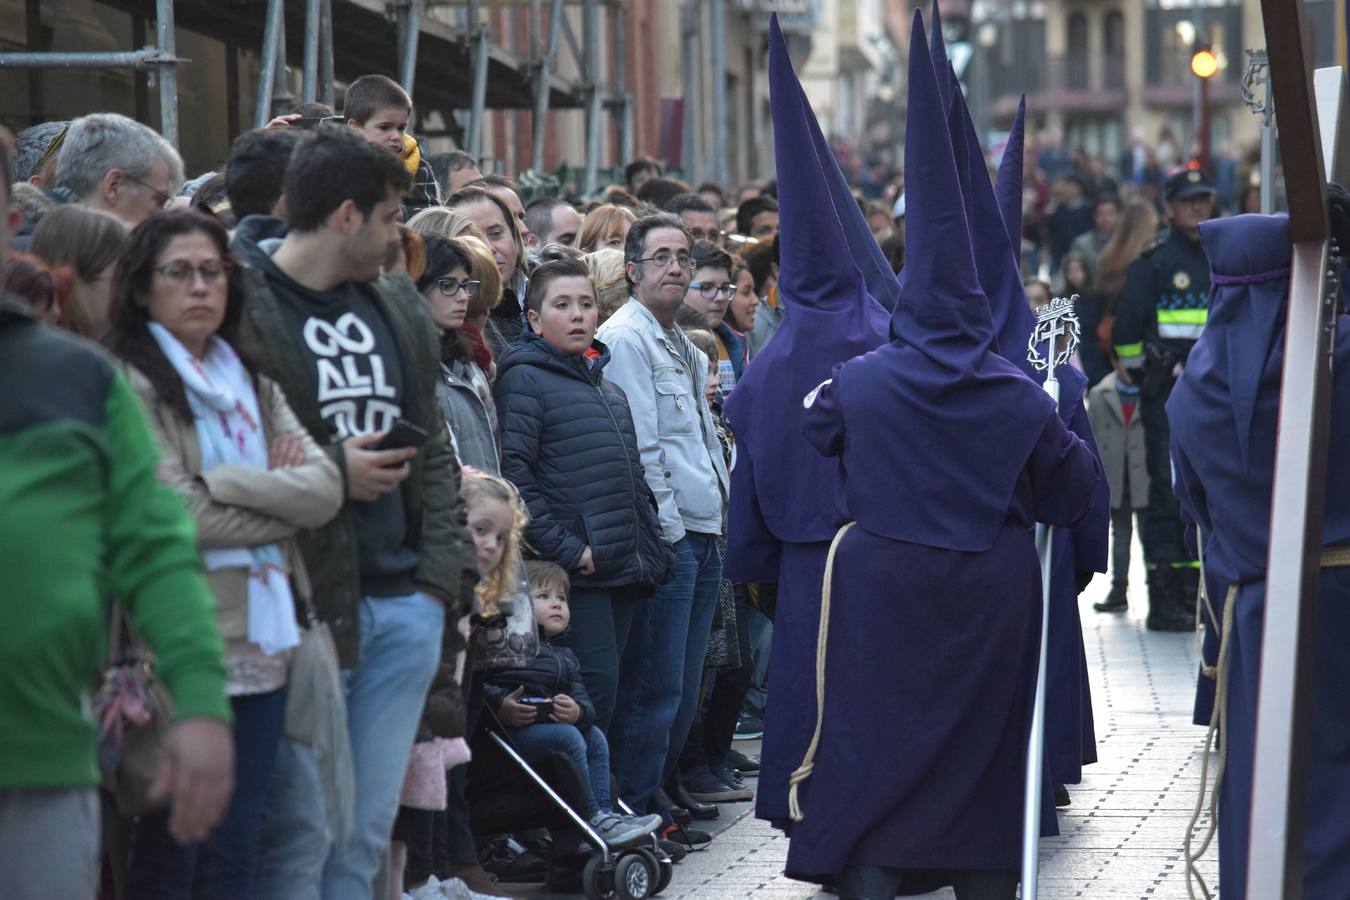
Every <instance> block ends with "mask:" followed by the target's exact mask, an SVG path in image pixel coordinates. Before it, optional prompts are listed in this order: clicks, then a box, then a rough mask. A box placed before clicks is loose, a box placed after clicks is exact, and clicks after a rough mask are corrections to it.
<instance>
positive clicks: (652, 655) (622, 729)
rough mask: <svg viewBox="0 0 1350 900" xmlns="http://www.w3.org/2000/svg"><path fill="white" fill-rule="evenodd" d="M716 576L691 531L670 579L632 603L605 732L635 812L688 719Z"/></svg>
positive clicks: (711, 547) (712, 556)
mask: <svg viewBox="0 0 1350 900" xmlns="http://www.w3.org/2000/svg"><path fill="white" fill-rule="evenodd" d="M721 578H722V557H721V554H719V553H718V550H717V539H716V537H715V536H714V535H710V534H699V533H696V532H692V531H691V532H689V533H688V534H687V535H686V536H685V537H684V539H683V540H681V541H680V542H679V543H677V544H676V545H675V565H674V567H673V568H672V570H671V574H670V577H669V578H667V579H666V582H665V583H664V584H662V585H661V586H660V587H659V588H657V589H656V594H655V595H654V596H652V597H651V598H650V599H648V600H643V601H640V602H639V603H638V609H637V612H636V613H635V615H634V617H633V625H632V630H631V632H630V633H629V636H628V646H627V647H626V648H625V649H624V656H623V664H622V671H621V675H620V678H619V685H620V687H619V697H618V702H617V704H616V705H615V710H614V718H613V720H612V722H611V723H610V729H609V742H610V756H611V760H612V762H613V766H614V774H615V777H616V778H617V779H618V782H619V792H620V793H621V794H622V795H623V798H624V799H625V800H627V801H628V803H629V805H630V806H632V807H633V808H634V809H635V810H638V811H642V810H646V809H649V808H650V807H651V799H652V795H653V794H655V793H656V791H657V789H658V788H660V787H661V785H662V784H664V783H665V781H666V778H667V777H668V776H669V775H670V774H672V773H673V772H674V771H675V764H676V762H677V761H678V759H679V756H680V750H681V749H682V748H683V747H684V741H685V738H686V737H687V736H688V734H689V726H690V725H691V724H692V723H693V721H694V713H695V712H696V711H697V709H698V699H699V698H698V691H699V683H700V681H701V680H702V677H703V657H704V655H705V654H706V652H707V649H708V632H709V631H710V630H711V628H712V620H713V612H714V610H715V607H716V605H717V591H718V586H719V584H720V582H721Z"/></svg>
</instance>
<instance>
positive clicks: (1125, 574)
mask: <svg viewBox="0 0 1350 900" xmlns="http://www.w3.org/2000/svg"><path fill="white" fill-rule="evenodd" d="M1133 541H1134V510H1132V509H1130V508H1129V507H1128V506H1122V507H1121V508H1120V509H1113V510H1111V586H1112V587H1117V588H1125V587H1128V586H1129V584H1130V544H1131V543H1132V542H1133Z"/></svg>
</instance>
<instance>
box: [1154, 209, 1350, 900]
mask: <svg viewBox="0 0 1350 900" xmlns="http://www.w3.org/2000/svg"><path fill="white" fill-rule="evenodd" d="M1200 238H1201V242H1202V243H1203V244H1204V247H1205V252H1206V254H1207V255H1208V256H1209V261H1210V268H1211V272H1212V274H1211V279H1210V283H1211V285H1212V288H1211V295H1210V305H1209V322H1208V324H1207V325H1206V327H1205V332H1204V334H1203V335H1202V336H1201V338H1200V340H1199V342H1198V343H1197V344H1196V345H1195V347H1194V348H1193V349H1192V350H1191V353H1190V356H1189V357H1188V359H1187V363H1186V370H1185V372H1184V373H1183V374H1182V377H1181V379H1180V380H1179V381H1178V382H1177V385H1176V387H1175V388H1174V389H1173V391H1172V396H1171V398H1170V399H1169V400H1168V403H1167V415H1168V420H1169V423H1170V426H1171V441H1172V460H1173V467H1174V472H1175V478H1176V481H1175V484H1174V488H1175V490H1176V494H1177V498H1178V500H1180V502H1181V508H1182V512H1183V515H1184V516H1186V517H1187V518H1188V519H1189V520H1190V521H1191V522H1192V523H1194V524H1196V525H1197V526H1198V527H1199V529H1200V534H1201V537H1202V540H1203V549H1204V564H1205V574H1206V583H1207V585H1208V586H1209V590H1210V596H1211V598H1212V599H1213V601H1214V607H1215V613H1216V615H1217V616H1218V617H1219V619H1220V621H1222V617H1223V600H1224V597H1225V595H1226V593H1227V591H1228V588H1229V586H1230V585H1234V584H1236V585H1237V586H1238V591H1237V598H1236V606H1235V608H1234V616H1235V617H1234V622H1233V632H1232V634H1231V635H1229V647H1230V649H1229V659H1228V672H1227V681H1228V723H1229V727H1228V732H1229V733H1228V747H1227V767H1226V772H1225V775H1224V780H1223V786H1222V789H1221V791H1220V794H1219V893H1220V895H1221V896H1222V897H1223V898H1224V900H1242V898H1243V897H1244V896H1245V884H1244V882H1245V877H1246V868H1247V841H1248V831H1249V826H1250V808H1251V788H1252V762H1253V740H1254V733H1255V726H1256V718H1255V710H1256V691H1257V672H1258V668H1259V665H1260V658H1261V628H1262V621H1263V617H1264V614H1265V571H1266V556H1267V551H1268V545H1269V541H1270V492H1271V488H1272V483H1273V471H1274V460H1275V436H1276V432H1277V424H1278V404H1279V388H1280V369H1281V366H1282V365H1283V361H1284V326H1285V315H1286V311H1287V308H1288V299H1287V298H1288V288H1289V275H1288V269H1289V265H1290V257H1291V245H1290V238H1289V221H1288V217H1287V216H1283V215H1279V216H1255V215H1250V216H1238V217H1235V218H1230V219H1221V220H1216V221H1213V222H1207V223H1205V224H1203V225H1202V226H1201V230H1200ZM1333 379H1334V381H1333V386H1332V399H1331V411H1332V418H1331V449H1330V464H1329V465H1328V469H1327V484H1326V516H1325V521H1324V525H1323V546H1327V547H1331V546H1340V545H1345V544H1350V467H1347V466H1346V464H1345V462H1346V460H1347V459H1350V316H1346V315H1343V314H1342V315H1340V316H1339V317H1338V320H1337V323H1336V348H1335V360H1334V364H1333ZM1208 624H1209V630H1210V631H1211V633H1212V632H1213V631H1214V630H1215V629H1214V625H1215V624H1216V623H1213V622H1210V623H1208ZM1317 634H1318V642H1317V645H1316V652H1317V657H1316V667H1317V668H1316V677H1315V680H1314V685H1313V727H1312V733H1311V739H1312V746H1311V752H1310V754H1309V765H1308V769H1307V773H1306V775H1307V782H1306V786H1307V833H1306V835H1305V837H1304V852H1305V855H1304V871H1303V896H1304V897H1307V898H1313V900H1320V898H1340V897H1350V864H1347V860H1350V814H1348V813H1347V811H1348V810H1350V715H1347V714H1346V709H1345V691H1346V685H1347V684H1350V653H1347V652H1346V640H1347V636H1350V568H1327V569H1323V570H1322V573H1321V595H1320V604H1319V607H1318V621H1317ZM1216 636H1217V635H1216ZM1211 646H1214V645H1213V643H1212V642H1211ZM1215 649H1217V647H1216V646H1215ZM1212 658H1213V657H1211V659H1212ZM1210 702H1212V697H1211V699H1210Z"/></svg>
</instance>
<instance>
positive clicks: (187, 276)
mask: <svg viewBox="0 0 1350 900" xmlns="http://www.w3.org/2000/svg"><path fill="white" fill-rule="evenodd" d="M153 271H154V272H156V273H157V274H159V275H162V276H164V277H165V278H167V279H168V280H169V281H172V282H173V283H174V284H182V285H188V284H192V281H193V278H194V277H195V276H197V275H200V276H202V281H203V282H205V283H206V284H208V285H212V284H215V283H216V282H217V281H219V280H220V279H221V277H222V276H224V275H225V274H226V273H227V272H228V271H229V266H227V265H226V264H225V263H223V262H221V261H220V260H207V261H206V262H204V263H202V264H201V265H200V266H194V265H193V264H192V263H190V262H188V261H187V260H185V259H175V260H174V261H173V262H168V263H165V264H164V265H162V266H159V267H157V268H155V269H154V270H153Z"/></svg>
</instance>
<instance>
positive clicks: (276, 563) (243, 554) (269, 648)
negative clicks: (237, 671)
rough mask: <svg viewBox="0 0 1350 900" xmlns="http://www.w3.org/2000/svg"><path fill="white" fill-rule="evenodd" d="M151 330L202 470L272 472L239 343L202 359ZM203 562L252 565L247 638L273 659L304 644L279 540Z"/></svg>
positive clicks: (214, 566) (153, 326)
mask: <svg viewBox="0 0 1350 900" xmlns="http://www.w3.org/2000/svg"><path fill="white" fill-rule="evenodd" d="M150 334H151V335H153V336H154V338H155V341H156V343H158V344H159V348H160V350H162V351H163V352H164V355H165V356H166V357H167V358H168V360H169V363H170V365H172V366H173V367H174V370H175V371H176V372H177V373H178V377H179V378H181V379H182V380H183V388H184V390H185V391H186V392H187V399H188V406H189V407H190V408H191V410H192V418H193V422H194V423H195V424H196V428H197V443H198V444H199V446H200V448H201V457H202V467H201V470H202V471H203V472H208V471H210V470H211V469H214V468H215V467H216V466H220V465H227V464H234V465H243V466H252V467H254V468H257V469H263V470H266V469H267V467H268V461H267V441H266V438H265V437H264V435H263V430H262V415H261V413H260V412H259V409H258V395H257V393H256V392H255V391H254V390H253V383H252V382H251V381H250V380H249V376H248V372H247V371H246V370H245V369H244V364H243V363H242V362H240V361H239V357H238V355H237V354H235V352H234V348H232V347H231V346H230V345H229V344H227V343H226V342H225V341H223V340H221V339H220V338H218V337H212V338H210V340H209V341H208V343H207V350H206V358H205V359H200V360H199V359H197V358H196V357H194V356H193V355H192V354H191V353H190V352H189V351H188V349H187V348H186V347H184V346H183V345H182V344H181V343H179V341H178V339H177V338H175V337H174V336H173V335H172V334H170V333H169V331H168V329H166V328H165V327H164V326H162V325H160V324H159V323H158V322H151V323H150ZM202 565H203V566H205V568H206V570H207V571H216V570H218V569H230V568H247V569H248V639H249V640H250V641H252V642H253V643H255V644H257V645H258V646H259V647H260V648H261V649H262V651H263V653H266V654H267V655H268V656H273V655H275V654H277V653H280V652H281V651H283V650H288V649H290V648H291V647H294V646H296V645H297V644H299V643H300V631H299V628H298V626H297V625H296V622H295V606H294V598H293V597H292V596H291V584H290V579H289V577H288V575H287V572H286V561H285V557H283V556H282V553H281V548H280V547H279V546H278V545H277V544H263V545H260V546H255V547H216V548H211V549H207V550H203V551H202Z"/></svg>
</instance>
